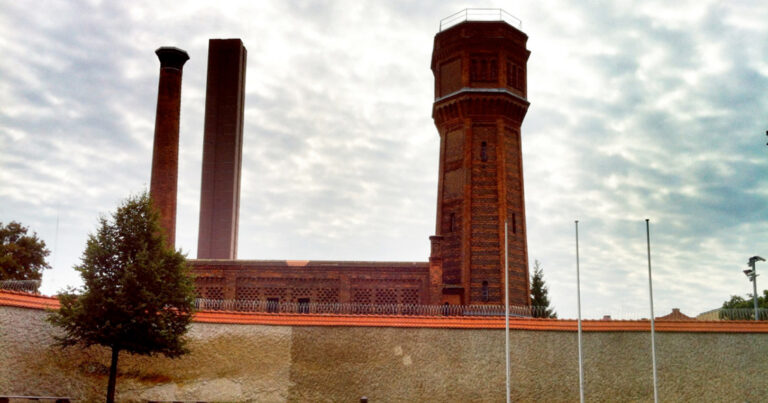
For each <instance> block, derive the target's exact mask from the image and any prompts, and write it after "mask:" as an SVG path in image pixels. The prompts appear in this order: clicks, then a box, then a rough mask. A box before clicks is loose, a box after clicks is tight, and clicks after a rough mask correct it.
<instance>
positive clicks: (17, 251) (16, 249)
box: [0, 221, 51, 281]
mask: <svg viewBox="0 0 768 403" xmlns="http://www.w3.org/2000/svg"><path fill="white" fill-rule="evenodd" d="M28 232H29V228H27V227H25V226H23V225H21V224H19V223H18V222H16V221H11V222H10V223H8V224H7V225H3V223H2V222H0V280H38V281H39V280H40V279H42V277H43V270H45V269H50V268H51V266H49V265H48V263H47V262H46V261H45V257H46V256H48V255H49V254H50V253H51V252H50V251H49V250H48V249H46V247H45V242H43V240H42V239H40V238H38V237H37V234H36V233H34V232H33V233H32V235H28V234H27V233H28Z"/></svg>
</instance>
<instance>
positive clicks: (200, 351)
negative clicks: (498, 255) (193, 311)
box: [0, 306, 768, 402]
mask: <svg viewBox="0 0 768 403" xmlns="http://www.w3.org/2000/svg"><path fill="white" fill-rule="evenodd" d="M45 315H46V313H45V312H44V311H40V310H35V309H25V308H13V307H7V306H0V395H2V394H31V395H66V396H72V397H75V398H78V399H81V400H83V401H98V400H102V399H103V396H104V393H105V391H106V380H107V365H108V362H109V355H108V354H107V351H106V350H104V349H101V348H89V349H80V348H67V349H64V350H61V349H59V348H56V347H52V346H51V343H52V336H51V335H52V333H53V332H54V329H52V328H51V327H50V326H49V325H48V324H47V323H46V322H45V321H44V317H45ZM190 338H191V344H190V347H191V350H192V351H191V353H190V354H189V355H187V356H185V357H183V358H179V359H167V358H162V357H136V356H130V355H127V354H124V355H121V356H120V371H119V378H118V386H117V391H118V399H119V400H120V401H141V400H150V399H155V400H159V399H163V400H171V399H185V400H193V399H194V400H206V401H259V402H280V401H347V402H354V401H357V399H359V398H360V396H363V395H365V396H367V397H368V398H369V399H370V401H372V402H377V401H379V402H381V401H488V402H494V401H499V402H500V401H504V388H505V387H504V359H503V356H504V355H503V354H504V353H503V352H504V331H503V330H482V329H466V330H462V329H426V328H366V327H320V326H305V327H301V326H293V327H288V326H261V325H230V324H205V323H195V324H194V325H193V326H192V330H191V332H190ZM511 340H512V346H513V348H512V393H513V399H514V400H515V401H578V366H577V365H578V364H577V361H576V359H577V347H576V334H575V333H574V332H543V331H512V332H511ZM656 345H657V351H658V367H659V388H660V390H659V396H660V399H662V400H664V401H760V400H762V399H764V398H765V396H768V382H766V380H765V376H766V374H768V360H766V359H765V357H766V354H767V353H768V335H767V334H743V333H742V334H739V333H659V334H657V343H656ZM649 351H650V338H649V335H648V333H643V332H589V333H585V334H584V359H585V381H586V399H587V400H589V401H640V400H643V401H649V400H651V399H652V397H653V389H652V388H653V386H652V379H651V360H650V355H649Z"/></svg>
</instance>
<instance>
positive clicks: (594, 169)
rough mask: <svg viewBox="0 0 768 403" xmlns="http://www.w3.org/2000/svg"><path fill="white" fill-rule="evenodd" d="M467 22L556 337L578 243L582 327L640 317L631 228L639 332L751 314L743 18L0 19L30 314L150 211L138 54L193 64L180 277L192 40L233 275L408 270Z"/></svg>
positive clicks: (254, 5) (647, 4)
mask: <svg viewBox="0 0 768 403" xmlns="http://www.w3.org/2000/svg"><path fill="white" fill-rule="evenodd" d="M470 6H472V7H490V8H504V10H506V11H507V12H509V13H510V14H512V15H514V16H515V17H517V18H519V19H520V20H522V30H523V31H524V32H525V33H526V34H527V35H528V37H529V40H528V49H530V51H531V56H530V59H529V61H528V99H529V101H530V103H531V106H530V108H529V110H528V114H527V116H526V118H525V121H524V123H523V126H522V138H523V166H524V179H525V203H526V211H527V229H528V252H529V259H530V264H531V266H533V264H534V261H535V260H538V261H539V262H540V264H541V267H542V268H543V270H544V280H545V281H546V283H547V284H548V286H549V293H550V297H551V300H552V303H553V305H554V308H555V310H556V311H557V312H558V313H559V314H560V316H561V317H570V318H572V317H575V316H576V303H577V298H576V245H575V236H574V235H575V228H574V221H575V220H579V237H580V238H579V248H580V249H579V254H580V270H581V277H580V281H581V296H582V300H581V306H582V311H583V314H584V316H585V317H593V318H599V317H602V315H605V314H608V315H613V317H617V318H635V319H637V318H643V317H648V316H649V315H650V313H649V305H650V304H649V295H648V291H649V290H648V285H649V284H648V261H647V249H646V227H645V219H646V218H648V219H650V240H651V257H652V268H653V293H654V308H655V312H656V314H657V316H659V315H662V314H666V313H668V312H670V310H671V309H672V308H680V309H681V310H682V311H683V313H686V314H688V315H696V314H698V313H701V312H704V311H707V310H710V309H714V308H717V307H719V306H720V305H721V304H722V302H723V301H724V300H726V299H728V298H729V297H730V296H731V295H734V294H738V295H746V294H747V293H750V292H751V290H752V286H751V284H750V283H749V282H748V280H747V278H746V277H745V276H744V274H743V273H742V270H744V269H746V268H747V267H746V261H747V259H748V258H749V257H750V256H753V255H763V256H766V257H768V245H767V244H766V241H767V240H768V221H767V220H766V218H768V179H767V178H768V175H767V174H768V146H766V142H767V141H768V138H767V137H766V135H765V131H766V129H768V124H767V123H768V122H766V111H768V25H767V24H765V21H768V3H765V2H761V1H732V2H719V1H707V0H704V1H702V0H696V1H678V2H674V4H672V3H670V2H666V1H643V2H628V1H584V2H569V1H536V2H533V1H530V2H521V1H514V2H510V1H503V2H500V1H486V2H483V1H480V2H471V4H470V2H462V1H444V0H440V1H437V0H435V1H418V2H416V1H387V2H383V1H360V0H355V1H351V0H350V1H243V2H216V3H215V6H214V3H212V2H207V1H199V2H185V1H179V2H173V3H172V5H170V3H169V4H165V3H163V2H156V1H131V2H107V1H68V2H59V1H44V0H42V1H36V2H17V1H9V0H0V54H1V55H2V57H0V104H1V105H2V106H1V107H0V222H3V223H7V222H9V221H12V220H15V221H19V222H21V223H22V224H24V225H27V226H29V227H30V230H32V231H35V232H36V233H37V234H38V236H39V237H40V238H41V239H43V240H44V241H45V243H46V245H47V246H48V248H49V249H50V250H51V255H50V256H49V259H48V260H49V262H50V264H51V265H52V266H53V268H52V269H51V270H47V271H46V272H45V273H44V275H43V283H42V287H41V291H42V292H43V293H44V294H55V293H56V292H57V291H59V290H62V289H63V288H65V287H67V286H78V285H80V284H81V280H80V278H79V275H78V273H77V272H76V271H75V270H74V269H73V267H74V266H75V265H76V264H77V263H78V262H79V259H80V256H81V255H82V252H83V250H84V249H85V242H86V239H87V237H88V234H89V233H93V232H94V231H95V229H96V226H97V223H98V218H99V217H100V216H104V215H109V214H110V213H111V212H112V211H114V209H115V208H116V207H117V205H118V204H119V203H120V202H121V201H122V200H124V199H125V198H126V197H128V196H129V195H132V194H136V193H140V192H142V191H144V190H145V189H147V188H148V185H149V178H150V168H151V159H152V140H153V133H154V120H155V107H156V100H157V80H158V73H159V62H158V60H157V57H156V56H155V54H154V50H155V49H157V48H158V47H161V46H176V47H179V48H181V49H184V50H186V51H187V52H188V53H189V55H190V60H189V61H188V62H187V64H186V65H185V67H184V73H183V75H184V77H183V84H182V107H181V125H180V137H181V139H180V145H179V147H180V161H179V193H178V211H177V230H176V231H177V233H176V242H177V247H178V248H180V249H181V250H182V251H183V252H184V253H187V254H188V256H189V257H190V258H194V257H195V256H196V253H197V251H196V247H197V232H198V216H199V204H200V201H199V200H200V177H201V161H202V138H203V114H204V113H203V112H204V103H205V79H206V71H205V69H206V62H207V45H208V39H210V38H241V39H242V40H243V42H244V45H245V46H246V48H247V50H248V61H247V63H248V65H247V72H246V97H245V126H244V140H243V165H242V188H241V191H242V194H241V207H240V232H239V246H238V252H239V253H238V254H239V256H238V257H239V258H241V259H319V260H374V261H426V260H427V258H428V255H429V239H428V238H429V236H430V235H433V234H434V228H435V214H436V211H435V209H436V200H437V195H436V194H437V173H438V149H439V136H438V133H437V130H436V129H435V126H434V123H433V121H432V119H431V108H432V102H433V100H434V93H433V91H434V87H433V76H432V72H431V71H430V60H431V52H432V44H433V39H434V35H435V34H436V33H437V32H438V30H439V27H440V20H441V19H443V18H445V17H448V16H449V15H451V14H453V13H455V12H457V11H460V10H463V9H465V8H467V7H470ZM761 265H765V266H763V267H761ZM761 270H768V265H766V264H765V263H758V273H760V272H761ZM766 273H768V272H766ZM764 281H768V276H762V277H758V287H759V289H764V288H768V283H765V284H766V285H765V286H763V285H762V284H761V282H764Z"/></svg>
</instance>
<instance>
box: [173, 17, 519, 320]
mask: <svg viewBox="0 0 768 403" xmlns="http://www.w3.org/2000/svg"><path fill="white" fill-rule="evenodd" d="M526 41H527V36H526V35H525V34H524V33H523V32H522V31H520V30H518V29H516V28H515V27H513V26H511V25H509V24H508V23H506V22H504V21H465V22H461V23H459V24H456V25H454V26H452V27H450V28H447V29H444V30H442V31H441V32H439V33H438V34H437V35H436V36H435V42H434V50H433V55H432V71H433V73H434V76H435V101H434V106H433V118H434V121H435V125H436V127H437V130H438V133H439V135H440V170H439V178H438V201H437V219H436V228H435V235H434V236H432V237H430V242H431V253H430V256H429V261H428V262H344V261H290V260H286V261H260V260H237V256H236V240H237V226H238V208H239V180H240V159H241V157H240V155H241V151H240V150H241V147H242V116H243V113H242V111H243V107H244V97H243V93H244V86H245V48H244V47H243V46H242V43H241V42H240V40H237V39H234V40H211V41H210V42H209V61H208V66H209V67H208V68H209V72H208V84H207V93H206V115H205V118H206V123H205V142H204V151H203V155H204V158H203V159H204V161H203V163H204V166H203V181H202V192H201V213H200V234H199V237H200V239H199V242H198V244H199V245H210V246H206V248H207V249H205V248H200V251H198V252H199V253H198V259H197V260H190V264H191V265H192V268H193V271H194V273H195V274H196V276H197V279H196V284H197V288H198V291H199V293H200V295H201V297H203V298H206V299H212V300H220V299H225V300H231V299H234V300H245V301H261V302H263V301H268V302H293V303H315V302H318V303H358V304H444V303H449V304H501V303H503V295H504V293H503V289H504V281H505V280H504V278H505V276H504V262H505V248H504V239H505V228H504V224H505V221H507V222H508V225H509V231H508V246H509V266H510V271H509V281H510V288H509V289H510V303H512V304H515V305H529V304H530V298H529V293H528V288H529V287H528V256H527V246H526V227H525V204H524V194H523V171H522V151H521V143H520V142H521V138H520V125H521V124H522V120H523V118H524V117H525V113H526V111H527V108H528V101H527V100H526V62H527V60H528V55H529V53H530V52H529V51H528V50H527V49H526ZM212 66H213V67H212ZM226 77H229V78H233V77H234V78H236V79H231V80H224V78H226ZM161 101H162V100H161V99H159V100H158V104H159V103H160V102H161ZM158 111H160V106H158ZM219 205H220V206H224V207H217V206H219ZM169 211H170V210H169ZM164 213H165V212H164V211H161V214H164ZM166 230H168V231H172V229H171V228H166ZM216 245H218V246H216Z"/></svg>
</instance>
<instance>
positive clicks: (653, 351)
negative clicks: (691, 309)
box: [645, 218, 659, 403]
mask: <svg viewBox="0 0 768 403" xmlns="http://www.w3.org/2000/svg"><path fill="white" fill-rule="evenodd" d="M645 239H646V241H647V245H648V293H649V295H650V299H651V359H652V361H653V401H654V403H658V402H659V389H658V384H657V374H656V326H655V323H654V313H653V279H652V278H651V227H650V224H649V220H648V219H647V218H646V219H645Z"/></svg>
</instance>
